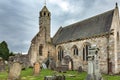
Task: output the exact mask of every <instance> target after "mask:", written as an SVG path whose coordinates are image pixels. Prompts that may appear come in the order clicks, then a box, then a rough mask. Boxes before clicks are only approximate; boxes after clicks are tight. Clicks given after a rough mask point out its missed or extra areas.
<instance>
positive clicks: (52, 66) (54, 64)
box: [49, 59, 56, 70]
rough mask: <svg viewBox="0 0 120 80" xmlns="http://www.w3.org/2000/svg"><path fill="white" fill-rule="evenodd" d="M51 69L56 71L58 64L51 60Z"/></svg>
mask: <svg viewBox="0 0 120 80" xmlns="http://www.w3.org/2000/svg"><path fill="white" fill-rule="evenodd" d="M49 68H50V69H51V70H55V69H56V63H55V61H54V60H52V59H51V60H50V64H49Z"/></svg>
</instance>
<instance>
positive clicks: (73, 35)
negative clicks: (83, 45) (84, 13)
mask: <svg viewBox="0 0 120 80" xmlns="http://www.w3.org/2000/svg"><path fill="white" fill-rule="evenodd" d="M113 14H114V9H113V10H110V11H107V12H105V13H103V14H100V15H97V16H94V17H91V18H88V19H86V20H83V21H80V22H77V23H74V24H71V25H68V26H66V27H63V28H62V27H61V28H60V29H59V30H58V32H57V33H56V34H55V36H54V37H53V44H60V43H63V42H68V41H74V40H77V39H83V38H87V37H88V38H89V37H91V36H93V35H100V34H103V33H106V32H109V30H110V27H111V23H112V18H113Z"/></svg>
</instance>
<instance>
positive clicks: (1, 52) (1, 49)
mask: <svg viewBox="0 0 120 80" xmlns="http://www.w3.org/2000/svg"><path fill="white" fill-rule="evenodd" d="M0 57H2V58H3V59H4V60H8V58H9V49H8V45H7V43H6V42H5V41H3V42H1V43H0Z"/></svg>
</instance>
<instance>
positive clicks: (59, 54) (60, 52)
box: [58, 47, 64, 61]
mask: <svg viewBox="0 0 120 80" xmlns="http://www.w3.org/2000/svg"><path fill="white" fill-rule="evenodd" d="M63 57H64V50H63V48H62V47H59V48H58V60H59V61H62V59H63Z"/></svg>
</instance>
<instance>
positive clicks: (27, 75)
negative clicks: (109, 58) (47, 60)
mask: <svg viewBox="0 0 120 80" xmlns="http://www.w3.org/2000/svg"><path fill="white" fill-rule="evenodd" d="M52 75H65V76H66V80H85V77H86V75H87V73H86V72H82V73H78V72H77V71H68V72H66V73H58V72H56V71H52V70H48V69H46V70H44V69H42V70H41V72H40V75H38V76H33V71H32V69H26V70H23V71H22V72H21V80H44V76H52ZM7 76H8V74H7V72H1V73H0V80H7ZM103 77H104V80H120V75H116V76H109V75H103Z"/></svg>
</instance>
